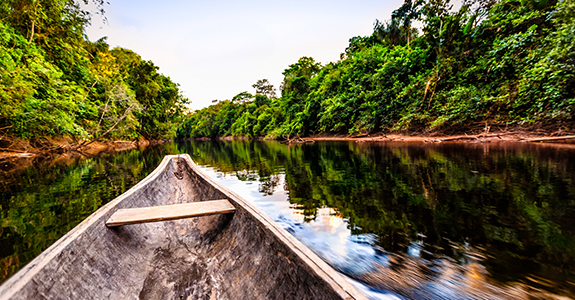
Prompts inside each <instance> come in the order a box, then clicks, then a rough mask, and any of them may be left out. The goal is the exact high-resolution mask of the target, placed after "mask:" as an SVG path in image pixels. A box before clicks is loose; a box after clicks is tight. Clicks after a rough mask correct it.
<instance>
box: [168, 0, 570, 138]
mask: <svg viewBox="0 0 575 300" xmlns="http://www.w3.org/2000/svg"><path fill="white" fill-rule="evenodd" d="M416 23H419V24H422V26H420V28H418V27H415V25H414V24H416ZM574 24H575V0H559V1H557V0H520V1H519V0H501V1H493V0H465V1H464V2H463V3H462V6H461V7H460V8H459V9H453V6H452V5H451V4H450V3H449V1H447V0H414V1H412V0H406V1H405V2H404V4H403V5H402V6H401V7H399V8H398V9H396V10H395V11H394V12H393V13H392V15H391V18H390V19H389V20H387V21H379V20H376V21H375V24H374V30H373V33H372V35H370V36H357V37H353V38H351V39H350V40H349V46H348V47H347V48H346V49H345V51H344V52H343V53H342V54H341V59H340V60H339V61H337V62H331V63H327V64H325V65H322V64H320V63H317V62H315V60H314V59H313V58H311V57H302V58H300V59H299V61H297V62H296V63H294V64H292V65H290V66H288V68H287V69H286V70H285V71H284V73H283V75H284V80H283V82H282V85H281V87H280V91H281V95H280V97H276V96H275V95H274V94H269V93H267V94H266V93H262V92H256V94H255V95H252V94H250V93H248V92H243V93H240V94H238V95H237V96H236V97H234V98H233V99H231V100H223V101H218V102H217V103H216V104H214V105H212V106H210V107H207V108H204V109H202V110H198V111H196V112H195V113H193V114H192V115H191V116H190V117H189V118H188V119H187V120H186V121H185V123H184V124H183V125H182V127H180V128H179V129H178V136H179V137H182V138H186V137H210V138H215V137H222V136H244V137H263V136H267V137H271V138H278V137H284V138H289V137H293V136H302V135H310V134H320V133H327V134H356V133H370V132H379V131H385V132H390V131H412V132H413V131H428V132H429V131H434V130H443V129H449V128H465V127H466V126H470V124H499V125H503V126H505V125H516V126H529V125H533V124H555V125H558V126H565V127H567V126H569V125H562V124H572V121H573V117H574V113H575V112H574V108H575V106H574V105H575V77H574V74H575V70H574V67H575V26H574ZM266 82H267V81H266ZM256 85H257V84H256ZM268 85H269V83H268ZM254 87H255V86H254ZM272 89H273V88H272ZM268 90H269V89H268ZM566 129H567V130H570V129H569V128H566Z"/></svg>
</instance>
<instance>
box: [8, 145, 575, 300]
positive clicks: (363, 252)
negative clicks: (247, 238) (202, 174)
mask: <svg viewBox="0 0 575 300" xmlns="http://www.w3.org/2000/svg"><path fill="white" fill-rule="evenodd" d="M177 153H188V154H190V156H191V157H192V159H193V160H194V161H195V162H196V163H197V164H199V165H200V166H202V167H203V168H204V171H206V172H207V173H208V174H209V175H210V176H212V177H213V178H216V179H217V180H219V181H220V182H221V183H222V184H224V185H226V186H228V187H230V188H231V189H232V190H234V191H235V192H236V193H238V194H239V195H240V196H242V197H244V198H245V199H247V200H248V201H250V202H252V203H254V204H255V205H256V206H257V207H258V208H259V209H261V210H262V211H264V212H265V213H267V214H268V215H269V216H270V217H271V218H272V219H274V220H275V221H276V222H277V223H279V224H280V226H282V227H283V228H285V229H286V230H288V231H289V232H290V233H292V234H293V235H294V236H295V237H296V238H297V239H299V240H300V241H302V242H303V243H304V244H306V245H307V246H308V247H309V248H310V249H312V251H314V252H315V253H316V254H317V255H318V256H320V257H321V258H322V259H324V260H325V261H326V262H327V263H329V264H330V265H331V266H332V267H333V268H335V269H336V270H338V271H339V272H341V273H342V274H344V275H345V276H346V277H347V278H348V280H350V281H351V282H352V283H353V284H354V285H355V286H356V287H357V288H359V289H360V290H361V291H362V292H364V293H365V294H366V295H367V296H368V297H370V298H372V299H560V298H563V299H565V298H567V299H569V298H575V172H574V170H575V149H574V148H570V147H568V146H546V145H532V144H525V143H517V144H512V143H507V144H493V143H491V144H471V143H470V144H449V143H443V144H431V145H430V144H405V143H389V142H387V143H383V142H382V143H367V142H366V143H354V142H317V143H313V144H305V145H284V144H281V143H278V142H256V141H233V142H232V141H219V142H209V141H208V142H200V141H193V142H182V143H169V144H164V145H160V146H155V147H149V148H147V149H145V150H131V151H125V152H121V153H116V154H107V155H101V156H98V157H92V158H85V157H74V156H62V157H59V158H57V159H42V158H36V159H30V160H21V159H20V160H14V161H10V160H8V161H2V162H1V164H0V282H2V281H4V280H6V279H7V278H9V277H10V276H11V275H12V274H14V273H15V272H16V271H18V270H19V269H20V268H21V267H23V266H24V265H25V264H26V263H28V262H29V261H31V260H32V259H33V258H34V257H35V256H37V255H38V254H39V253H41V252H42V251H43V250H44V249H46V248H47V247H49V246H50V245H51V244H52V243H54V242H55V241H56V240H57V239H58V238H60V237H61V236H62V235H64V234H65V233H66V232H68V231H69V230H70V229H72V228H73V227H74V226H75V225H77V224H78V223H79V222H81V221H82V220H83V219H84V218H86V217H87V216H89V215H90V214H91V213H92V212H94V211H95V210H97V209H98V208H99V207H101V206H102V205H103V204H105V203H107V202H108V201H110V200H112V199H113V198H115V197H117V196H118V195H120V194H121V193H123V192H125V191H126V190H127V189H129V188H130V187H132V186H133V185H134V184H135V183H137V182H138V181H140V180H141V179H142V178H144V177H145V176H146V175H148V174H149V173H150V172H152V171H153V170H154V169H155V168H156V166H157V165H158V164H159V163H160V161H161V160H162V158H163V157H164V155H167V154H177Z"/></svg>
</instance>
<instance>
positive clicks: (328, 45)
mask: <svg viewBox="0 0 575 300" xmlns="http://www.w3.org/2000/svg"><path fill="white" fill-rule="evenodd" d="M402 3H403V0H386V1H372V0H354V1H351V0H346V1H344V0H330V1H328V0H318V1H314V0H308V1H301V0H291V1H273V0H268V1H256V0H253V1H241V0H236V1H229V0H215V1H183V0H180V1H177V0H164V1H149V0H142V1H127V0H110V4H109V5H106V6H105V10H106V17H107V20H108V22H107V23H103V22H102V21H101V18H100V17H99V16H96V15H94V16H93V17H92V25H91V26H89V27H88V28H87V30H86V31H87V34H88V38H89V39H90V40H91V41H96V40H98V39H100V38H101V37H104V36H106V37H107V38H108V39H107V41H108V44H109V45H110V47H111V48H114V47H123V48H127V49H130V50H133V51H135V52H136V53H138V54H139V55H141V56H142V58H143V59H145V60H151V61H153V62H154V64H155V65H157V66H158V67H159V68H160V70H159V71H160V73H162V74H164V75H166V76H168V77H170V78H171V79H172V81H174V82H177V83H179V84H180V88H181V90H182V91H183V93H184V95H185V96H186V97H187V98H188V99H190V100H191V104H190V108H191V109H200V108H202V107H206V106H208V105H210V104H212V100H215V99H218V100H225V99H231V98H232V97H233V96H235V95H237V94H239V93H240V92H243V91H248V92H250V93H255V90H254V88H252V84H254V83H256V81H257V80H259V79H264V78H265V79H268V80H269V81H270V82H271V84H273V85H274V87H276V89H278V94H279V86H280V84H281V82H282V80H283V75H282V72H283V71H284V70H285V69H287V68H288V66H289V65H290V64H294V63H296V62H297V61H298V59H299V58H300V57H302V56H310V57H313V58H314V59H315V60H316V61H317V62H321V63H322V64H326V63H328V62H334V61H337V60H338V59H339V58H340V54H341V53H342V52H344V51H345V48H346V47H347V46H348V42H349V39H350V38H352V37H354V36H367V35H370V34H371V33H372V31H373V23H374V21H375V20H376V19H379V20H381V21H383V20H388V19H389V18H390V16H391V12H392V11H393V10H395V9H397V8H398V7H399V6H401V4H402Z"/></svg>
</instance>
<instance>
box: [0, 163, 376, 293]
mask: <svg viewBox="0 0 575 300" xmlns="http://www.w3.org/2000/svg"><path fill="white" fill-rule="evenodd" d="M172 160H173V162H175V163H176V164H179V163H181V161H182V160H183V161H185V163H186V165H187V166H188V167H189V168H190V171H191V172H193V173H195V175H197V176H198V177H199V178H201V179H202V180H203V181H205V182H206V183H207V184H209V185H211V186H213V188H215V189H216V190H219V192H221V193H222V194H224V195H225V196H226V197H227V198H228V199H229V201H230V203H231V204H232V205H234V206H238V207H241V208H242V209H243V210H245V211H246V212H247V213H248V214H249V215H251V216H252V217H253V218H254V219H255V220H256V221H257V222H259V223H260V225H263V226H262V227H263V230H265V231H268V232H269V233H270V234H271V235H273V236H275V237H276V238H277V240H278V241H279V242H280V243H282V244H284V246H286V247H287V248H289V249H290V250H291V251H292V252H293V254H294V255H295V256H296V257H298V258H299V259H301V261H302V262H303V263H304V264H305V265H307V266H308V269H309V271H311V272H313V273H315V275H316V276H317V277H318V278H320V279H321V280H323V281H324V283H326V284H327V286H329V287H330V288H331V289H332V290H333V291H334V292H335V293H336V294H337V295H338V296H339V297H340V298H341V299H367V298H366V297H365V296H364V295H363V294H362V293H360V292H359V291H358V290H357V289H356V288H355V287H354V286H353V285H352V284H351V283H350V282H348V281H347V280H346V279H345V278H344V277H343V276H342V275H341V274H340V273H338V272H336V271H335V270H334V269H333V268H331V267H330V266H329V265H328V264H327V263H326V262H324V261H323V260H322V259H321V258H319V257H318V256H317V255H316V254H315V253H313V252H312V251H311V250H310V249H309V248H308V247H307V246H305V245H304V244H303V243H301V242H300V241H299V240H297V239H296V238H295V237H294V236H292V235H291V234H290V233H289V232H287V231H286V230H285V229H283V228H282V227H280V226H279V225H278V224H277V223H276V222H274V221H273V220H272V219H271V218H270V217H269V216H267V215H266V214H265V213H263V212H262V211H260V210H259V209H258V208H256V207H255V206H254V205H253V204H251V203H250V202H248V201H246V200H244V199H243V198H242V197H240V196H239V195H237V194H236V193H235V192H233V191H231V190H230V189H228V188H227V187H224V186H223V185H221V184H220V183H218V182H217V181H216V180H215V179H213V178H211V177H210V176H208V175H207V174H205V173H204V172H203V171H202V170H201V169H200V168H199V167H198V166H197V165H196V164H195V163H194V162H193V161H192V159H191V157H190V156H189V155H188V154H181V155H168V156H165V157H164V159H163V160H162V162H161V163H160V164H159V165H158V167H157V168H156V169H155V170H154V171H153V172H152V173H150V174H149V175H148V176H146V177H145V178H144V179H142V180H141V181H140V182H139V183H137V184H136V185H134V186H133V187H132V188H130V189H129V190H127V191H126V192H125V193H123V194H121V195H120V196H118V197H117V198H115V199H113V200H111V201H110V202H108V203H107V204H105V205H104V206H102V207H101V208H99V209H98V210H96V211H95V212H94V213H93V214H91V215H90V216H88V217H87V218H86V219H84V220H83V221H82V222H80V223H79V224H78V225H77V226H75V227H74V228H73V229H72V230H70V231H69V232H68V233H67V234H65V235H64V236H63V237H61V238H60V239H58V240H57V241H56V242H55V243H54V244H52V245H51V246H50V247H48V249H46V250H45V251H43V252H42V253H41V254H40V255H38V256H37V257H36V258H35V259H34V260H32V261H31V262H30V263H28V264H27V265H26V266H24V267H23V268H22V269H21V270H20V271H18V272H17V273H16V274H14V275H12V277H11V278H9V279H8V280H7V281H5V282H4V283H3V284H2V285H0V300H7V299H10V298H12V297H13V296H14V295H15V294H16V293H17V292H18V291H20V290H21V289H23V288H24V287H25V286H26V284H27V283H28V282H30V281H35V276H36V275H37V274H38V273H39V272H41V271H42V270H43V268H45V267H46V266H47V265H48V264H49V263H50V262H51V261H52V260H54V259H55V258H56V257H58V255H60V254H61V253H62V252H63V251H65V250H67V248H68V246H70V244H71V243H73V242H74V241H75V240H76V239H78V238H79V237H81V236H82V234H84V233H85V232H86V231H87V230H88V229H89V228H91V227H92V226H98V224H97V222H100V221H101V222H102V224H100V225H101V226H103V227H106V225H105V222H106V220H107V219H108V218H110V217H111V216H112V214H113V213H114V212H115V211H117V210H118V208H119V207H121V205H120V203H122V201H124V200H125V199H127V198H130V197H131V196H132V195H134V194H136V193H138V192H139V191H140V189H143V188H145V187H146V186H147V185H148V184H150V183H152V182H154V181H155V180H157V179H158V176H161V175H162V174H163V173H164V171H165V170H166V169H167V168H168V166H169V164H170V163H171V162H172ZM176 176H177V175H176ZM178 179H180V178H178ZM310 274H311V273H310Z"/></svg>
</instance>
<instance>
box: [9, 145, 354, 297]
mask: <svg viewBox="0 0 575 300" xmlns="http://www.w3.org/2000/svg"><path fill="white" fill-rule="evenodd" d="M218 199H228V200H229V201H230V203H232V205H234V206H235V207H236V211H235V212H234V213H232V214H218V215H210V216H203V217H197V218H190V219H182V220H174V221H162V222H154V223H143V224H134V225H124V226H119V227H113V228H108V227H106V226H105V222H106V220H107V219H108V218H109V217H110V216H111V215H112V214H113V213H114V212H115V211H116V210H118V209H122V208H136V207H148V206H159V205H170V204H178V203H189V202H196V201H207V200H218ZM0 299H205V300H213V299H364V297H363V295H361V294H360V293H359V292H358V291H357V290H355V289H354V288H353V287H352V286H351V285H349V283H347V282H346V281H345V280H344V279H343V278H342V277H341V276H340V275H339V274H338V273H336V272H335V271H333V270H332V269H331V268H330V267H329V266H327V265H326V264H325V263H324V262H322V261H321V260H320V259H319V258H317V256H315V255H314V254H313V253H311V252H310V251H309V249H307V248H306V247H305V246H303V245H302V244H301V243H299V242H297V241H296V240H294V239H293V237H291V236H289V234H287V232H285V231H284V230H283V229H281V228H279V227H278V225H277V224H275V223H274V222H273V221H271V220H269V218H268V217H266V216H265V215H263V214H262V213H261V212H259V210H257V209H255V208H254V207H253V206H251V205H250V204H249V203H246V202H245V200H243V199H241V198H239V197H238V196H236V195H235V194H234V193H233V192H231V191H229V190H227V189H225V188H223V187H221V186H218V185H217V184H215V183H214V182H213V180H212V179H210V178H209V177H207V176H206V175H204V174H203V173H201V171H199V169H198V167H197V166H195V164H194V163H193V162H192V160H191V159H190V158H189V156H187V155H181V156H167V157H166V158H165V159H164V160H163V162H162V163H161V165H160V166H159V167H158V168H157V169H156V171H154V172H153V173H152V174H150V176H148V177H146V179H144V180H143V181H142V182H140V183H139V184H138V185H136V186H135V187H134V188H132V189H130V190H129V191H128V192H126V193H125V194H123V195H122V196H120V197H118V198H116V199H114V200H113V201H111V202H110V203H108V204H107V205H106V206H104V207H102V208H101V209H99V210H98V211H97V212H95V213H94V214H93V215H91V216H90V217H89V218H87V219H86V220H85V221H83V222H82V223H81V224H80V225H78V226H77V227H76V228H74V229H73V230H72V231H71V232H69V233H68V234H67V235H65V236H64V237H62V238H61V239H60V240H59V241H58V242H56V243H55V244H54V245H53V246H51V247H50V248H49V249H48V250H46V251H45V252H43V253H42V254H41V255H40V256H39V257H37V258H36V259H35V260H33V261H32V262H31V263H29V264H28V265H27V266H26V267H24V268H23V269H22V270H21V271H20V272H18V273H17V274H15V275H14V276H13V277H12V278H10V279H9V280H8V281H6V282H5V283H4V284H3V285H2V286H1V287H0Z"/></svg>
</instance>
